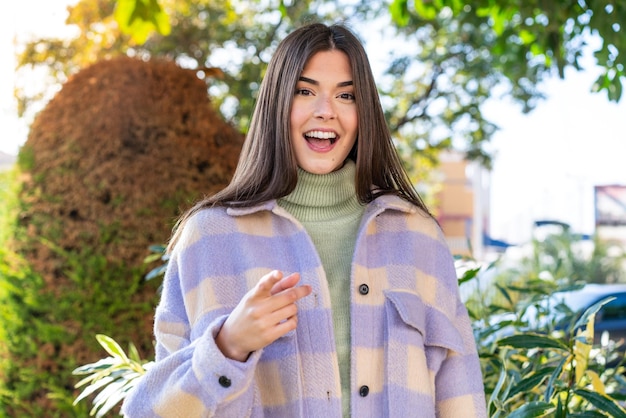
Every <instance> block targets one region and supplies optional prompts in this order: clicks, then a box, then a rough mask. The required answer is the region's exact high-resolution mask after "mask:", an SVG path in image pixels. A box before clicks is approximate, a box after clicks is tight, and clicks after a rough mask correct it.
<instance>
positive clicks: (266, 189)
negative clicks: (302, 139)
mask: <svg viewBox="0 0 626 418" xmlns="http://www.w3.org/2000/svg"><path fill="white" fill-rule="evenodd" d="M328 50H339V51H342V52H344V53H345V54H346V55H347V56H348V59H349V61H350V66H351V68H352V81H353V83H354V94H355V99H356V106H357V117H358V137H357V141H356V143H355V146H354V148H353V149H352V151H351V152H350V155H349V158H351V159H353V160H354V161H355V163H356V194H357V196H358V198H359V200H360V201H361V202H362V203H369V202H371V201H372V200H374V199H375V198H376V197H378V196H380V195H383V194H395V195H398V196H400V197H402V198H404V199H406V200H407V201H409V202H411V203H413V204H415V205H416V206H418V207H420V208H421V209H423V210H424V211H425V212H426V213H429V212H428V209H427V208H426V206H425V204H424V203H423V201H422V199H421V198H420V197H419V195H418V194H417V192H416V191H415V190H414V188H413V187H412V185H411V182H410V181H409V178H408V175H407V174H406V171H405V170H404V168H403V167H402V163H401V162H400V159H399V157H398V155H397V153H396V150H395V148H394V145H393V142H392V140H391V134H390V132H389V128H388V126H387V123H386V121H385V117H384V113H383V109H382V106H381V104H380V99H379V97H378V90H377V88H376V84H375V82H374V76H373V74H372V70H371V67H370V64H369V60H368V58H367V54H366V53H365V50H364V48H363V45H362V44H361V42H360V41H359V39H358V38H357V37H356V36H355V35H354V34H353V33H352V32H351V31H350V29H348V28H347V27H345V26H343V25H339V24H335V25H330V26H327V25H325V24H322V23H313V24H308V25H306V26H303V27H300V28H299V29H296V30H295V31H293V32H292V33H290V34H289V35H288V36H287V37H286V38H285V39H284V40H283V41H282V42H281V43H280V44H279V45H278V48H277V49H276V52H275V53H274V56H273V57H272V59H271V60H270V63H269V65H268V67H267V72H266V74H265V77H264V78H263V81H262V83H261V87H260V89H259V95H258V99H257V103H256V106H255V110H254V113H253V115H252V120H251V123H250V129H249V131H248V135H247V137H246V140H245V142H244V145H243V149H242V151H241V155H240V157H239V163H238V165H237V169H236V171H235V174H234V176H233V179H232V180H231V182H230V184H229V185H228V186H227V187H226V188H224V189H223V190H222V191H220V192H218V193H217V194H215V195H213V196H210V197H207V198H205V199H203V200H202V201H200V202H198V203H197V204H196V205H195V206H194V207H193V208H191V209H190V210H189V211H188V212H187V213H185V214H184V215H183V217H182V218H181V219H180V221H179V223H178V225H177V229H178V230H180V229H181V225H182V223H184V221H185V220H186V219H187V218H189V217H190V216H191V215H193V214H194V213H195V212H196V211H198V210H200V209H202V208H206V207H210V206H215V205H219V206H231V207H234V206H237V207H246V206H253V205H255V204H259V203H261V202H265V201H268V200H271V199H278V198H281V197H283V196H286V195H288V194H289V193H290V192H291V191H292V190H293V189H294V188H295V186H296V182H297V180H298V174H297V164H296V159H295V156H294V152H293V150H292V147H291V138H290V126H289V121H290V113H291V105H292V102H293V98H294V92H295V86H296V83H297V81H298V77H300V74H301V73H302V71H303V69H304V67H305V65H306V63H307V61H308V60H309V58H311V57H312V56H313V55H315V54H316V53H317V52H320V51H328ZM373 186H374V187H375V188H372V187H373ZM177 235H178V234H175V235H174V237H173V239H172V241H175V240H176V237H177ZM171 244H172V243H171ZM170 246H171V245H170Z"/></svg>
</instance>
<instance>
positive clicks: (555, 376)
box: [544, 356, 569, 402]
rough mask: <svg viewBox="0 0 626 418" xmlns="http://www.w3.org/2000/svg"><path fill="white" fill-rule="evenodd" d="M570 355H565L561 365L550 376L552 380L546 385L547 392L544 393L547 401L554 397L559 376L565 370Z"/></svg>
mask: <svg viewBox="0 0 626 418" xmlns="http://www.w3.org/2000/svg"><path fill="white" fill-rule="evenodd" d="M568 358H569V356H567V357H563V359H562V360H561V361H560V362H559V365H558V366H557V367H556V368H555V369H554V371H553V372H552V376H550V380H548V384H547V386H546V394H545V395H544V400H545V401H546V402H550V400H551V399H552V395H553V394H554V388H555V384H556V382H557V380H558V379H559V376H560V375H561V373H562V372H563V367H565V364H566V363H567V360H568Z"/></svg>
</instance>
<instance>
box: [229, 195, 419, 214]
mask: <svg viewBox="0 0 626 418" xmlns="http://www.w3.org/2000/svg"><path fill="white" fill-rule="evenodd" d="M385 210H397V211H400V212H405V213H413V212H416V211H417V210H418V209H417V208H416V207H415V206H414V205H412V204H411V203H409V202H407V201H406V200H404V199H402V198H401V197H399V196H395V195H382V196H379V197H377V198H376V199H374V200H373V201H372V202H370V203H369V204H368V205H367V209H366V212H367V213H369V214H379V213H381V212H384V211H385ZM262 211H270V212H273V213H275V214H277V215H281V216H288V217H291V216H290V215H289V214H288V212H287V211H286V210H284V209H283V208H281V207H280V206H278V203H277V202H276V200H275V199H273V200H269V201H267V202H263V203H260V204H258V205H254V206H250V207H245V208H233V207H230V208H227V209H226V213H227V214H228V215H230V216H245V215H250V214H253V213H257V212H262Z"/></svg>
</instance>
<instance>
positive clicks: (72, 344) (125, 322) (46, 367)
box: [0, 167, 156, 418]
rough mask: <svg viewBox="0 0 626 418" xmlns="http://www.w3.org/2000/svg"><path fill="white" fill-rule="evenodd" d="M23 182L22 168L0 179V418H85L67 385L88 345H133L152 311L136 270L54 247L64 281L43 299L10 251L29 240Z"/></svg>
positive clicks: (40, 282)
mask: <svg viewBox="0 0 626 418" xmlns="http://www.w3.org/2000/svg"><path fill="white" fill-rule="evenodd" d="M21 175H23V174H21V173H20V171H19V169H18V168H17V167H16V169H15V171H13V172H9V173H2V174H1V175H0V184H1V185H2V187H0V201H1V202H2V205H0V231H2V234H1V235H0V417H5V416H6V417H14V416H33V417H35V416H46V417H52V418H54V417H83V416H86V415H87V413H88V410H87V409H86V408H85V407H83V406H82V405H79V406H78V407H75V406H73V399H74V397H75V393H74V391H73V389H72V387H71V386H70V385H68V382H70V381H71V379H72V375H71V370H73V369H74V368H76V367H77V366H78V365H79V364H82V363H84V362H85V360H86V359H87V357H86V356H87V355H88V353H86V352H85V350H84V347H85V344H86V346H87V347H88V348H89V350H91V351H94V352H95V351H96V348H97V347H96V346H97V344H96V343H95V342H94V343H90V341H93V335H94V334H99V333H112V332H113V331H115V332H119V333H121V334H122V335H127V336H128V337H126V338H130V336H132V335H134V336H135V338H136V336H137V331H136V330H137V328H143V324H142V321H141V320H140V318H141V317H142V315H145V314H146V313H147V312H151V311H152V310H153V309H154V305H153V303H149V302H147V301H142V300H138V299H137V292H138V288H139V286H146V284H143V283H142V281H141V271H140V270H139V269H135V270H129V269H128V268H126V267H124V266H121V265H119V264H117V263H115V262H113V261H109V260H106V259H105V258H104V257H102V256H101V255H98V254H93V253H90V252H89V251H88V250H83V251H80V252H76V253H68V252H65V251H63V250H62V249H60V248H56V246H55V245H54V244H53V243H51V242H47V245H48V246H49V247H50V248H51V249H53V251H55V252H56V253H57V254H58V255H59V260H60V267H59V269H60V270H59V273H60V274H61V275H62V276H63V277H65V278H66V280H57V281H56V282H55V286H54V287H53V289H54V290H49V288H48V290H47V291H44V289H46V288H47V287H46V283H45V279H44V278H43V277H42V276H41V275H40V274H39V273H37V272H36V271H35V270H34V269H33V268H32V266H31V264H30V263H29V261H27V260H26V259H25V257H24V254H22V253H17V252H14V251H13V250H12V248H13V245H12V242H13V241H14V240H15V241H17V240H19V241H23V240H25V237H26V234H25V231H24V228H25V226H24V225H22V224H21V223H20V222H19V213H21V212H23V209H24V208H23V205H24V203H23V202H22V201H20V200H19V199H18V198H17V194H18V193H19V187H18V185H19V184H20V182H19V181H17V179H19V178H20V176H21ZM27 226H28V225H26V227H27ZM120 277H124V278H125V279H127V280H120V279H119V278H120ZM149 286H152V285H151V284H150V285H149ZM155 290H156V287H155V288H154V289H153V290H152V292H153V293H154V292H155ZM79 348H80V349H79ZM35 399H38V400H39V401H38V402H35V401H34V400H35Z"/></svg>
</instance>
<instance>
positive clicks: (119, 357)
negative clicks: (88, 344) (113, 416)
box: [72, 334, 152, 417]
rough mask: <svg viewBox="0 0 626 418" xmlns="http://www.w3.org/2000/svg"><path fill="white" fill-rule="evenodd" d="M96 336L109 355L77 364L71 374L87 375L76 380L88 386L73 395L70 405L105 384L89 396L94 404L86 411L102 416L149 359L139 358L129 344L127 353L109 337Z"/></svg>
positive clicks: (118, 398) (124, 395) (132, 382)
mask: <svg viewBox="0 0 626 418" xmlns="http://www.w3.org/2000/svg"><path fill="white" fill-rule="evenodd" d="M96 339H97V340H98V342H99V343H100V345H101V346H102V347H103V348H104V349H105V350H106V351H107V353H109V355H110V357H107V358H104V359H101V360H98V361H97V362H95V363H91V364H86V365H84V366H81V367H78V368H76V369H75V370H74V371H73V372H72V373H73V374H75V375H88V376H87V377H85V378H84V379H83V380H81V381H80V382H78V383H77V384H76V387H77V388H79V387H81V386H85V385H87V384H88V386H87V387H86V388H85V389H84V390H83V391H82V392H81V393H80V395H79V396H78V397H76V399H75V400H74V405H76V404H77V403H78V402H80V401H81V400H83V399H85V398H86V397H88V396H89V395H91V394H93V393H94V392H96V391H98V390H99V389H101V388H105V387H106V389H104V390H102V391H101V392H100V393H99V394H98V396H96V397H95V398H94V399H93V405H94V406H93V408H92V409H91V411H90V412H89V415H90V416H93V415H95V416H96V417H102V416H104V415H105V414H106V413H107V412H109V411H111V410H112V409H113V407H114V406H115V405H117V404H118V403H119V402H120V401H121V400H123V399H124V398H125V397H126V394H127V393H128V391H130V390H131V389H132V388H133V387H134V385H135V384H136V383H137V382H138V381H139V380H138V379H139V378H140V377H141V376H143V375H144V374H145V372H146V370H147V369H148V368H149V367H150V364H151V363H152V362H145V361H142V360H140V358H139V353H138V352H137V349H136V348H135V346H134V345H132V344H131V345H130V348H129V354H128V355H127V354H126V353H125V352H124V350H123V349H122V348H121V347H120V346H119V344H118V343H116V342H115V341H114V340H113V339H112V338H111V337H108V336H106V335H101V334H99V335H96Z"/></svg>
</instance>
